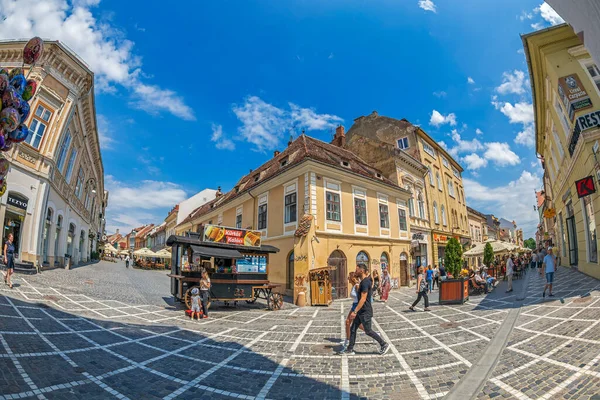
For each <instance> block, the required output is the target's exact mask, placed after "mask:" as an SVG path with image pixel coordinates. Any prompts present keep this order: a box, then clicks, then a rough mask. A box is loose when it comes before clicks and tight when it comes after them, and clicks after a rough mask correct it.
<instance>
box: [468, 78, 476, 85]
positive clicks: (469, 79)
mask: <svg viewBox="0 0 600 400" xmlns="http://www.w3.org/2000/svg"><path fill="white" fill-rule="evenodd" d="M467 83H469V84H470V85H474V84H475V81H474V80H473V78H471V77H468V78H467Z"/></svg>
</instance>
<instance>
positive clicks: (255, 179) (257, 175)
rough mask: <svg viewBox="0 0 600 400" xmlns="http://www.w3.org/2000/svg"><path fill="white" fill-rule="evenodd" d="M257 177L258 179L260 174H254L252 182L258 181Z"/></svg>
mask: <svg viewBox="0 0 600 400" xmlns="http://www.w3.org/2000/svg"><path fill="white" fill-rule="evenodd" d="M259 179H260V174H256V175H254V182H258V180H259Z"/></svg>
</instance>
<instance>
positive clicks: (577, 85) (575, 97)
mask: <svg viewBox="0 0 600 400" xmlns="http://www.w3.org/2000/svg"><path fill="white" fill-rule="evenodd" d="M558 94H559V95H560V99H561V101H562V103H563V104H564V105H565V108H566V109H567V110H568V111H569V118H570V119H571V121H573V118H574V117H575V113H576V112H578V111H581V110H585V109H586V108H590V107H592V101H591V100H590V96H588V94H587V92H586V91H585V89H584V88H583V85H582V83H581V81H580V80H579V76H578V75H577V74H572V75H568V76H563V77H562V78H558Z"/></svg>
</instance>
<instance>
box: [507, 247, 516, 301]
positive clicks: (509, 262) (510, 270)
mask: <svg viewBox="0 0 600 400" xmlns="http://www.w3.org/2000/svg"><path fill="white" fill-rule="evenodd" d="M514 272H515V263H514V262H513V255H512V254H511V255H510V256H509V257H508V258H507V259H506V279H507V280H508V290H507V291H506V293H510V292H512V291H513V287H512V280H513V273H514Z"/></svg>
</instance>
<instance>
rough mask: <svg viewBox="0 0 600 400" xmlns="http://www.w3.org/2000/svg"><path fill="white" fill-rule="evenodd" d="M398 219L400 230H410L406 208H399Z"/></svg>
mask: <svg viewBox="0 0 600 400" xmlns="http://www.w3.org/2000/svg"><path fill="white" fill-rule="evenodd" d="M398 221H399V224H400V230H401V231H403V232H406V231H408V225H407V224H406V210H405V209H404V208H399V209H398Z"/></svg>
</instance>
